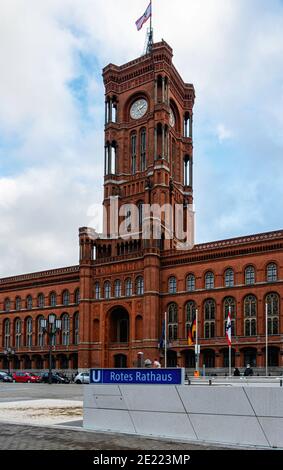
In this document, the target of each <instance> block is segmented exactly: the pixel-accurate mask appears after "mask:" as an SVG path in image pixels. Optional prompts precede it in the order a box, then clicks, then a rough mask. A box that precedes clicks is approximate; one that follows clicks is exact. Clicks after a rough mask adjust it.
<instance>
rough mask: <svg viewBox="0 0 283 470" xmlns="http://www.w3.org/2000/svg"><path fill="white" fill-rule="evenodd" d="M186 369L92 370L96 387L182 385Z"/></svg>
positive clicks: (91, 374) (91, 378)
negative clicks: (107, 385)
mask: <svg viewBox="0 0 283 470" xmlns="http://www.w3.org/2000/svg"><path fill="white" fill-rule="evenodd" d="M184 379H185V369H90V383H91V384H95V385H99V384H100V385H106V384H109V385H110V384H111V385H121V384H128V385H130V384H132V385H137V384H139V385H182V384H184Z"/></svg>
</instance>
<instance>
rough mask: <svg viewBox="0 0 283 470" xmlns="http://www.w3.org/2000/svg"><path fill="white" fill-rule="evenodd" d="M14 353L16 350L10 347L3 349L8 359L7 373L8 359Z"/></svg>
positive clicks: (8, 359)
mask: <svg viewBox="0 0 283 470" xmlns="http://www.w3.org/2000/svg"><path fill="white" fill-rule="evenodd" d="M15 354H16V351H15V350H14V349H12V348H6V349H4V356H6V357H7V361H8V374H9V375H10V359H11V358H12V357H13V356H14V355H15Z"/></svg>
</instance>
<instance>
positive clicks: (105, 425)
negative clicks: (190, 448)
mask: <svg viewBox="0 0 283 470" xmlns="http://www.w3.org/2000/svg"><path fill="white" fill-rule="evenodd" d="M84 388H85V397H84V428H86V429H92V430H97V431H110V432H119V433H130V434H137V435H146V436H154V437H166V438H174V439H180V440H188V441H202V442H214V443H222V444H228V445H229V444H230V445H241V446H258V447H269V448H271V447H279V448H283V389H282V388H280V387H278V388H276V387H263V388H262V387H252V386H250V387H248V388H246V387H224V386H223V387H222V386H217V387H204V386H200V387H199V386H158V385H147V386H143V385H120V386H118V385H87V386H85V387H84Z"/></svg>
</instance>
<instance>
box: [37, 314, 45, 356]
mask: <svg viewBox="0 0 283 470" xmlns="http://www.w3.org/2000/svg"><path fill="white" fill-rule="evenodd" d="M42 320H44V316H43V315H40V317H38V318H37V346H39V347H41V348H42V347H43V346H45V341H44V333H43V328H42V323H41V322H42Z"/></svg>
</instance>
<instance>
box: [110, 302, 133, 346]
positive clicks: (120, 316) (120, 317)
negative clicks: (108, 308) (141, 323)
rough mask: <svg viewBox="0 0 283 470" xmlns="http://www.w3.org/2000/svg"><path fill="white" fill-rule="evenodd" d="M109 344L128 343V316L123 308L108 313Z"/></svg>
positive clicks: (116, 308)
mask: <svg viewBox="0 0 283 470" xmlns="http://www.w3.org/2000/svg"><path fill="white" fill-rule="evenodd" d="M109 320H110V324H109V339H110V343H128V342H129V323H130V321H129V314H128V312H127V310H126V309H125V308H124V307H115V308H114V309H113V310H112V312H111V313H110V317H109Z"/></svg>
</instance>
